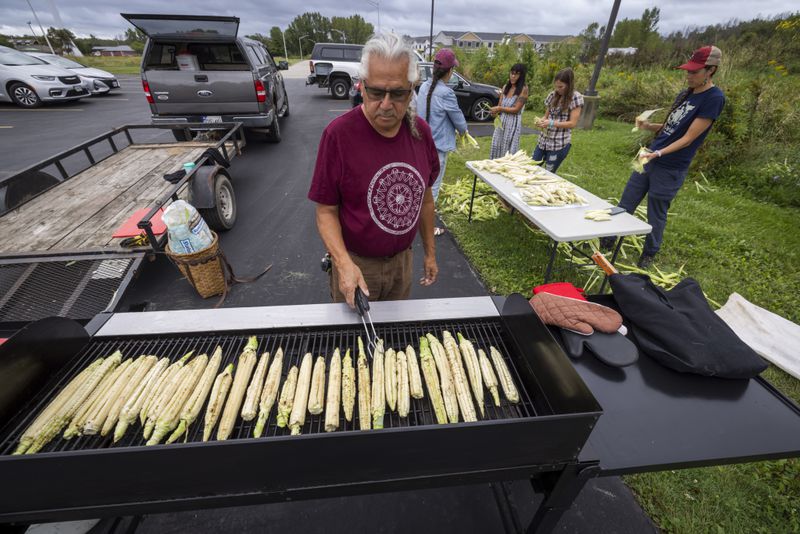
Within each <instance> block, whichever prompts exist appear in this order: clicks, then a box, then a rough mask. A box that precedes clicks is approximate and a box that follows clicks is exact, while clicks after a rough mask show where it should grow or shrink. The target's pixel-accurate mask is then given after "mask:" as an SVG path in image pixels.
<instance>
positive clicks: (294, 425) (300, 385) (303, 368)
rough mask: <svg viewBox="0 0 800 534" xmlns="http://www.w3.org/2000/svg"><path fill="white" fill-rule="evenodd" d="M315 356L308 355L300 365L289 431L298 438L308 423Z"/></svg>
mask: <svg viewBox="0 0 800 534" xmlns="http://www.w3.org/2000/svg"><path fill="white" fill-rule="evenodd" d="M312 361H313V356H311V353H310V352H308V353H306V355H305V356H303V361H302V362H301V363H300V374H299V375H298V376H297V389H296V390H295V392H294V403H293V405H292V414H291V415H290V416H289V429H290V430H291V431H292V435H293V436H296V435H298V434H299V433H300V431H301V430H302V429H303V425H304V424H305V422H306V407H307V406H308V394H309V390H310V389H311V362H312Z"/></svg>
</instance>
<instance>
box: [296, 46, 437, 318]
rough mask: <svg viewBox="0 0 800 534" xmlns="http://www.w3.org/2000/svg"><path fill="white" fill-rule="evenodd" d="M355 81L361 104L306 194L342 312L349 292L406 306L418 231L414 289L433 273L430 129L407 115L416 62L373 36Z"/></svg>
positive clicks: (330, 130) (324, 143)
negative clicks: (418, 275) (418, 273)
mask: <svg viewBox="0 0 800 534" xmlns="http://www.w3.org/2000/svg"><path fill="white" fill-rule="evenodd" d="M360 71H361V72H360V74H361V80H362V83H361V92H362V96H363V97H364V103H363V104H362V105H361V106H358V107H355V108H353V109H352V110H351V111H349V112H348V113H346V114H344V115H342V116H341V117H338V118H337V119H335V120H334V121H333V122H331V123H330V124H329V125H328V126H327V128H325V131H324V132H323V133H322V139H321V140H320V144H319V150H318V152H317V163H316V167H315V169H314V177H313V179H312V182H311V188H310V190H309V192H308V198H309V199H311V200H312V201H314V202H316V203H317V207H316V218H317V228H318V229H319V234H320V237H322V241H323V243H324V244H325V248H326V249H327V250H328V251H329V253H330V255H331V259H332V269H331V277H330V284H331V296H332V297H333V300H334V302H343V301H346V302H347V303H348V304H349V305H350V307H354V295H355V290H356V287H360V288H361V290H362V291H363V292H364V294H365V295H367V296H368V297H369V299H370V300H397V299H406V298H408V297H409V295H410V293H411V279H412V272H411V271H412V258H413V253H412V251H411V245H412V243H413V241H414V237H415V236H416V233H417V229H419V231H420V234H421V235H422V242H423V247H424V249H425V260H424V275H423V277H422V279H421V280H420V281H419V282H420V284H422V285H423V286H428V285H431V284H433V283H434V282H435V281H436V276H437V274H438V271H439V269H438V266H437V265H436V252H435V244H434V239H433V228H434V202H433V195H432V193H431V186H432V185H433V183H434V182H435V180H436V177H437V176H438V174H439V157H438V155H437V153H436V146H435V145H434V143H433V137H432V135H431V130H430V128H429V127H428V125H427V124H426V123H425V121H423V120H422V119H420V118H418V117H417V116H416V115H415V114H414V113H413V111H410V110H409V103H410V102H411V95H412V93H413V87H414V82H416V80H417V77H418V72H417V61H416V57H415V55H414V53H413V51H412V49H411V48H410V47H409V46H408V45H407V44H406V43H405V42H404V41H403V39H402V38H401V37H399V36H398V35H396V34H394V33H384V34H379V35H377V36H375V37H373V38H372V39H371V40H370V41H369V42H367V44H366V45H365V46H364V51H363V53H362V56H361V67H360Z"/></svg>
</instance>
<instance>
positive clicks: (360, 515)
mask: <svg viewBox="0 0 800 534" xmlns="http://www.w3.org/2000/svg"><path fill="white" fill-rule="evenodd" d="M120 81H121V86H122V87H121V90H120V91H118V92H117V93H116V94H113V95H109V96H105V97H99V98H95V97H93V98H90V99H84V100H81V101H78V102H76V103H72V104H67V105H61V106H46V107H43V108H40V109H36V110H22V109H19V108H16V107H13V106H12V105H7V104H0V144H1V145H2V151H0V178H2V177H4V176H7V175H9V174H12V173H14V172H17V171H19V170H21V169H23V168H25V167H26V166H29V165H31V164H34V163H36V162H38V161H40V160H42V159H45V158H47V157H50V156H52V155H54V154H55V153H57V152H59V151H62V150H65V149H68V148H70V147H72V146H74V145H76V144H79V143H80V142H83V141H85V140H87V139H89V138H91V137H93V136H96V135H99V134H101V133H103V132H105V131H107V130H109V129H111V128H113V127H116V126H120V125H123V124H126V123H148V122H149V108H148V106H147V103H146V101H145V98H144V95H143V93H142V90H141V85H140V82H139V78H138V77H137V76H121V77H120ZM286 86H287V91H288V93H289V98H290V101H291V111H292V113H291V116H290V117H288V118H287V119H286V120H285V121H284V122H283V124H282V125H281V129H282V133H283V141H282V142H281V143H280V144H277V145H271V144H267V143H265V142H261V141H259V140H253V141H251V142H249V144H248V146H247V147H246V148H245V151H244V154H243V155H242V156H241V157H239V158H236V159H235V160H234V161H233V165H232V168H231V174H232V175H233V178H234V180H233V184H234V188H235V190H236V195H237V203H238V210H239V218H238V220H237V224H236V227H235V228H234V229H233V230H231V231H229V232H227V233H225V234H224V235H222V236H221V243H222V248H223V249H224V250H225V252H226V254H227V256H228V258H229V260H230V261H231V263H232V265H233V267H234V269H235V270H236V272H237V274H238V275H240V276H247V275H249V274H252V273H254V272H257V271H259V270H261V269H262V268H263V267H264V266H265V265H267V264H273V268H272V270H271V272H269V273H268V274H267V275H265V276H264V277H262V278H261V279H259V280H258V281H257V282H254V283H251V284H246V285H238V286H236V287H234V288H233V290H232V292H231V293H230V294H229V295H228V298H227V299H226V301H225V306H256V305H282V304H310V303H319V302H327V301H328V300H329V296H328V285H327V277H326V276H325V275H324V274H323V273H322V272H321V270H320V266H319V260H320V257H321V256H322V254H323V252H324V250H323V247H322V243H321V241H320V240H319V237H318V235H317V231H316V224H315V222H314V206H313V204H312V203H311V202H309V201H308V200H307V199H306V193H307V191H308V186H309V183H310V179H311V175H312V171H313V166H314V162H315V159H316V149H317V145H318V143H319V138H320V135H321V133H322V130H323V128H324V127H325V125H326V124H327V123H328V122H330V120H332V119H333V118H335V117H336V116H338V115H340V114H341V113H344V112H346V111H348V110H349V103H348V102H347V101H337V100H333V99H331V98H330V97H329V96H328V95H327V94H326V92H325V91H324V90H321V89H318V88H316V87H306V86H305V85H304V81H303V79H302V78H299V77H288V76H287V77H286ZM437 247H438V259H439V267H440V280H439V282H437V283H436V284H434V285H433V286H431V287H430V288H422V287H420V286H417V285H415V286H414V289H413V291H412V298H440V297H462V296H475V295H485V294H487V289H486V288H485V287H484V285H483V284H482V282H481V280H480V279H479V277H478V276H477V275H476V274H475V273H474V271H473V270H472V268H471V266H470V265H469V263H468V262H467V261H466V258H465V257H464V255H463V254H462V253H461V251H460V250H459V249H458V246H457V244H456V243H455V242H454V240H453V239H452V237H451V236H450V235H449V234H445V235H444V236H442V237H440V238H437ZM421 259H422V254H421V249H420V243H419V239H418V240H417V243H416V245H415V269H416V271H417V272H418V273H421V272H422V267H421ZM215 303H216V299H215V298H212V299H208V300H204V299H201V298H200V297H199V296H197V294H196V293H195V292H194V290H193V289H192V288H191V287H190V286H189V284H188V283H187V282H186V281H185V280H182V278H181V276H180V274H179V273H178V272H177V271H176V270H175V268H174V267H173V266H172V265H171V264H170V263H169V262H168V261H167V260H166V258H164V257H157V258H156V259H155V260H154V261H152V262H147V263H146V264H145V266H144V268H143V269H142V271H141V273H140V274H139V276H138V278H137V279H136V280H135V282H134V283H133V285H132V286H131V288H130V289H129V291H128V292H127V294H126V295H125V298H124V300H123V302H122V304H121V309H122V310H123V311H125V310H129V309H131V310H160V309H193V308H209V307H212V306H213V305H214V304H215ZM465 446H468V444H465ZM376 452H378V451H376ZM331 461H335V459H333V458H332V459H331ZM243 468H244V467H243ZM176 476H179V475H178V474H176ZM507 489H508V491H509V492H510V493H512V494H513V498H514V499H515V501H516V505H517V507H518V508H519V510H518V511H519V515H520V518H521V519H523V520H524V521H527V520H529V519H530V517H531V516H532V514H533V511H534V509H535V508H534V501H533V500H532V499H533V495H532V494H531V491H530V485H529V484H527V485H526V484H525V483H524V482H522V483H513V484H507ZM495 491H497V489H496V488H492V487H490V485H488V484H479V485H471V486H463V487H459V488H449V489H431V490H424V491H418V492H399V493H387V494H382V495H372V496H365V497H341V498H336V499H327V500H320V501H307V502H298V503H285V504H272V505H266V506H250V507H242V508H233V509H222V510H205V511H197V512H185V513H177V514H155V515H149V516H145V517H144V518H142V520H141V522H140V523H139V526H138V529H137V532H159V533H161V532H179V531H183V532H185V531H191V532H215V533H218V532H253V531H266V530H270V531H274V532H283V531H289V530H297V531H300V532H312V531H313V532H316V531H325V532H408V531H419V532H432V531H436V532H460V533H465V532H482V533H485V532H504V531H505V529H504V514H503V513H502V512H501V510H500V509H499V508H498V505H497V504H496V502H495V499H494V494H495ZM507 526H508V525H507ZM606 527H608V528H606ZM509 528H510V529H511V531H513V530H514V526H513V525H510V526H509ZM558 531H559V532H576V533H577V532H580V533H584V532H585V533H589V532H592V533H594V532H621V533H627V532H630V533H637V534H638V533H641V532H651V531H653V526H652V523H651V522H650V520H649V519H648V518H647V517H646V516H645V515H644V514H643V513H642V511H641V509H640V508H639V507H638V505H637V504H636V503H635V501H634V499H633V497H632V495H631V493H630V491H629V490H628V489H627V487H626V486H624V485H623V484H622V483H621V481H620V480H619V479H618V478H611V479H601V480H597V481H592V482H590V483H589V484H588V485H587V486H586V488H585V489H584V491H583V492H582V493H581V495H580V497H579V498H578V501H577V504H576V506H575V507H574V508H573V509H572V510H571V511H570V512H569V513H568V514H567V515H565V516H564V518H563V519H562V521H561V523H560V524H559V528H558Z"/></svg>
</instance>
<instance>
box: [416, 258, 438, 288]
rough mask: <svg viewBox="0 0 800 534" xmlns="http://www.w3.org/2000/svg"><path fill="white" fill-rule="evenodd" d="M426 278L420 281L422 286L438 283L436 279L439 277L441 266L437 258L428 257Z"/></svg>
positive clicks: (425, 261)
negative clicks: (437, 262)
mask: <svg viewBox="0 0 800 534" xmlns="http://www.w3.org/2000/svg"><path fill="white" fill-rule="evenodd" d="M424 268H425V276H423V277H422V278H420V279H419V283H420V285H422V286H429V285H431V284H433V283H434V282H436V277H437V276H438V275H439V266H438V265H437V264H436V256H435V255H433V254H431V255H426V256H425V260H424Z"/></svg>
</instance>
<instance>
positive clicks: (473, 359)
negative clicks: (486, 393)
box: [456, 332, 485, 417]
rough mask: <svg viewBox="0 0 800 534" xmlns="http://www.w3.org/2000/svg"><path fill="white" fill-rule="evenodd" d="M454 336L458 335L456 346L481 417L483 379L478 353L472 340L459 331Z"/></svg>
mask: <svg viewBox="0 0 800 534" xmlns="http://www.w3.org/2000/svg"><path fill="white" fill-rule="evenodd" d="M456 336H457V337H458V348H460V349H461V357H462V358H463V360H464V366H465V367H466V368H467V376H468V377H469V384H470V386H472V394H473V395H474V397H475V403H476V404H477V405H478V409H479V410H480V412H481V417H483V416H484V414H485V412H484V408H483V379H482V378H481V364H480V362H479V361H478V354H477V353H476V352H475V347H474V346H473V345H472V342H471V341H470V340H469V339H467V338H465V337H464V336H462V335H461V332H458V333H457V334H456Z"/></svg>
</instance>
